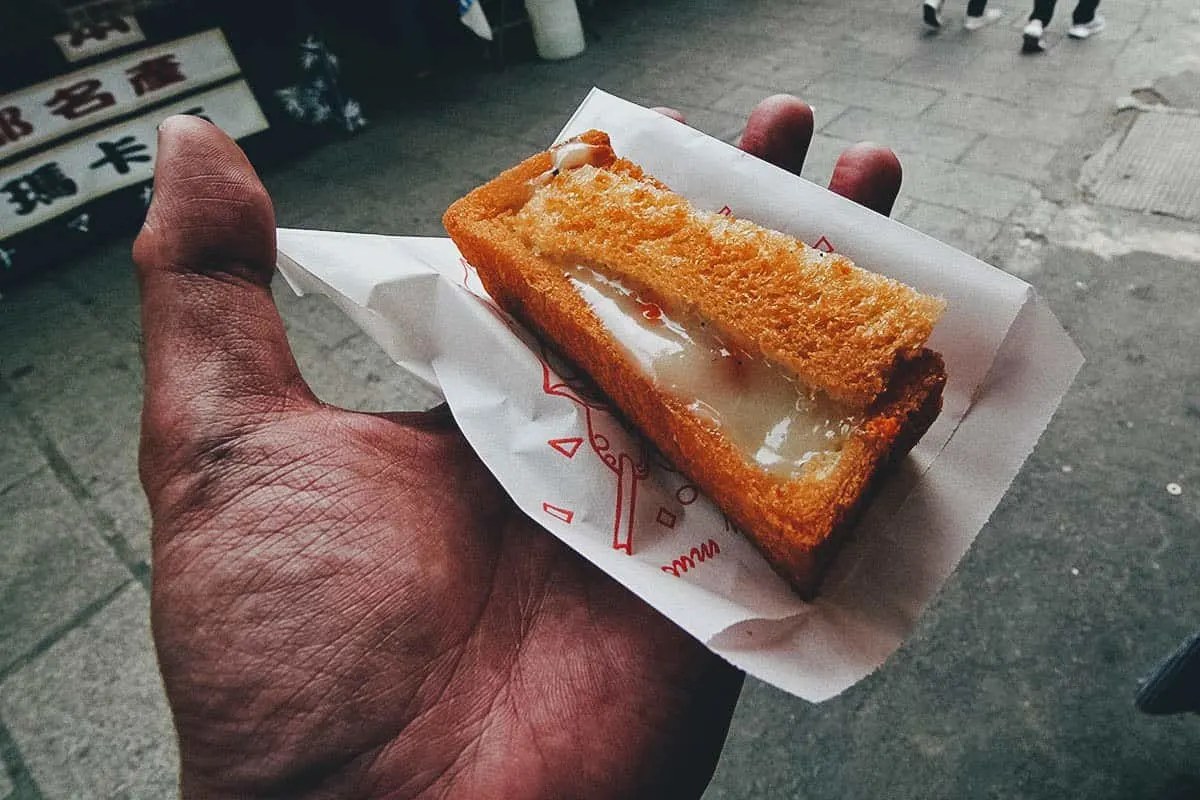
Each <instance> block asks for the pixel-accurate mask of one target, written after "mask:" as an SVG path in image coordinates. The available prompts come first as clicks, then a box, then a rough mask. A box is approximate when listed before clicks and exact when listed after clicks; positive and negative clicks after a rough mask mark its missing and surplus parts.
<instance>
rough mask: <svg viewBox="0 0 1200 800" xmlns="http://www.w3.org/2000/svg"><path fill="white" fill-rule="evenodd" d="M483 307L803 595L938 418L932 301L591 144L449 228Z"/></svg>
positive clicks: (504, 179)
mask: <svg viewBox="0 0 1200 800" xmlns="http://www.w3.org/2000/svg"><path fill="white" fill-rule="evenodd" d="M443 222H444V224H445V226H446V229H447V231H448V232H449V233H450V236H451V237H452V238H453V240H454V242H455V244H456V245H457V246H458V248H459V249H460V250H461V251H462V253H463V255H464V256H465V257H466V259H467V260H468V261H469V262H470V263H471V264H472V265H473V266H474V267H475V268H476V270H477V271H478V273H479V276H480V279H481V280H482V282H483V285H484V287H485V288H486V289H487V291H488V293H489V294H490V295H491V296H492V298H493V299H494V300H495V301H496V302H497V303H499V304H500V305H501V306H502V307H503V308H505V309H506V310H507V311H509V312H510V313H511V314H513V315H514V316H516V317H517V318H518V319H520V320H522V321H523V322H524V323H526V324H527V325H529V326H530V327H532V328H533V329H534V330H536V331H537V332H538V333H539V334H540V335H542V336H544V337H545V338H547V339H548V340H550V341H551V342H553V343H554V344H555V345H556V346H557V348H558V349H559V350H560V351H561V352H562V354H563V355H565V356H566V357H568V358H569V359H571V360H572V361H573V362H575V363H576V364H577V365H578V366H580V367H581V368H582V369H583V370H584V371H585V372H586V373H587V374H588V375H589V376H590V377H591V378H592V380H594V381H595V383H596V384H597V385H598V386H599V388H600V389H601V390H602V391H603V392H604V393H605V394H606V395H607V396H608V397H609V399H610V400H611V401H612V402H613V404H614V405H615V406H616V408H617V409H618V410H619V411H620V412H621V413H622V414H623V415H624V416H625V417H626V418H627V419H628V420H630V421H631V422H632V423H633V424H634V425H636V426H637V428H638V429H639V430H640V431H641V432H642V433H643V434H644V435H645V436H646V437H647V438H649V439H650V440H651V441H652V442H653V443H654V444H655V446H657V447H658V448H659V449H660V450H661V451H662V452H663V453H664V454H665V455H666V456H667V457H668V458H669V459H671V460H672V461H673V462H674V464H675V465H676V466H677V467H678V468H679V469H680V470H681V471H682V472H683V473H684V474H685V475H687V476H689V477H690V478H691V479H692V480H693V481H694V482H695V483H696V484H697V485H698V486H700V487H701V488H702V489H703V490H704V491H705V492H706V493H707V494H708V495H709V496H710V497H711V498H712V499H713V500H714V501H715V502H716V504H717V505H718V506H719V507H720V508H721V510H722V511H723V512H724V513H725V514H726V515H727V516H728V517H729V518H730V519H731V520H732V521H733V522H734V523H735V524H736V525H737V526H738V527H739V528H740V529H741V530H742V531H743V532H744V533H745V534H746V536H747V537H748V538H749V539H750V540H751V541H752V542H753V543H754V544H755V545H757V547H758V548H759V549H760V550H761V551H762V553H763V554H764V555H765V556H766V558H767V560H768V561H769V562H770V563H771V565H772V566H773V567H774V568H775V570H776V571H778V572H779V573H780V574H782V575H783V576H784V577H785V578H786V579H787V580H788V581H789V582H790V583H791V584H792V586H794V587H795V589H796V591H797V592H799V593H800V594H801V595H802V596H804V597H812V596H813V595H814V594H815V593H816V592H817V589H818V587H819V583H820V580H821V577H822V573H823V572H824V570H825V568H826V567H827V565H828V563H829V561H830V558H831V556H832V555H833V553H834V552H835V550H836V549H837V547H838V545H839V544H840V543H841V542H842V541H843V540H844V539H845V538H846V536H847V534H848V533H849V531H850V529H851V528H852V526H853V523H854V520H855V518H856V516H857V515H858V514H859V512H861V511H862V510H863V508H864V506H865V504H866V503H867V501H868V499H869V498H870V496H871V494H872V489H873V488H874V487H876V486H877V485H878V483H879V481H880V478H881V476H882V475H883V474H885V472H886V471H887V469H888V467H889V465H891V464H893V463H894V462H895V461H896V460H897V459H899V458H901V457H903V456H904V454H906V453H907V452H908V451H909V450H910V449H911V448H912V447H913V445H915V444H916V442H917V441H918V440H919V439H920V437H921V436H922V435H923V434H924V432H925V431H926V430H927V429H928V427H929V426H930V425H931V424H932V423H933V421H934V419H935V418H936V417H937V414H938V412H939V411H940V409H941V396H942V388H943V386H944V385H945V381H946V375H945V369H944V366H943V363H942V359H941V357H940V356H939V355H938V354H936V353H934V352H932V351H931V350H929V349H927V348H926V347H925V342H926V340H927V338H928V337H929V335H930V332H931V330H932V328H933V325H934V323H935V322H936V320H937V318H938V316H939V315H940V314H941V311H942V308H943V305H944V303H943V301H942V300H940V299H938V298H934V297H929V296H927V295H923V294H921V293H919V292H917V291H915V290H913V289H911V288H909V287H907V286H905V285H903V284H901V283H898V282H897V281H894V280H891V279H889V278H885V277H883V276H880V275H876V274H874V273H871V272H868V271H866V270H863V269H860V268H858V267H856V266H854V264H852V263H851V262H850V261H849V259H847V258H845V257H843V256H840V255H836V254H831V253H825V252H822V251H820V250H816V249H814V248H812V247H809V246H807V245H805V244H804V243H802V242H799V241H797V240H796V239H794V238H792V237H790V236H787V235H785V234H782V233H778V232H776V231H771V230H768V229H765V228H762V227H759V226H757V225H755V224H753V223H751V222H748V221H745V220H739V219H733V218H730V217H728V216H723V215H720V214H714V213H708V212H704V211H700V210H697V209H696V208H694V207H692V206H691V205H690V204H689V203H688V201H687V200H685V199H684V198H683V197H681V196H679V195H677V194H675V193H673V192H671V191H670V190H669V189H668V188H667V187H666V186H664V185H663V184H661V183H660V182H659V181H657V180H656V179H654V178H653V177H651V176H649V175H647V174H646V173H645V172H643V170H642V169H641V168H640V167H638V166H637V165H636V164H634V163H632V162H630V161H628V160H625V159H622V158H619V157H617V155H616V154H615V153H614V152H613V150H612V147H611V145H610V142H609V139H608V136H607V135H606V134H604V133H602V132H599V131H589V132H588V133H586V134H584V135H582V136H580V137H578V138H577V139H574V140H572V141H571V142H568V143H565V144H563V145H560V146H558V147H556V148H553V149H552V150H549V151H546V152H543V153H539V154H537V155H535V156H532V157H531V158H529V159H527V160H525V161H524V162H522V163H521V164H519V165H517V166H516V167H514V168H512V169H510V170H508V171H506V172H504V173H503V174H501V175H500V176H499V177H497V178H495V179H494V180H492V181H490V182H489V183H487V184H485V185H483V186H481V187H479V188H478V189H475V190H474V191H472V192H471V193H470V194H468V195H467V196H466V197H464V198H462V199H460V200H458V201H457V202H455V203H454V204H453V205H452V206H450V208H449V210H448V211H447V212H446V215H445V217H444V220H443Z"/></svg>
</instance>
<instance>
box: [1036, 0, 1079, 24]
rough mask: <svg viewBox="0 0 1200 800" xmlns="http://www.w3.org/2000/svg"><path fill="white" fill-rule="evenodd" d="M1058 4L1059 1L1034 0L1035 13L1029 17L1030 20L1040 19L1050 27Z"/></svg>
mask: <svg viewBox="0 0 1200 800" xmlns="http://www.w3.org/2000/svg"><path fill="white" fill-rule="evenodd" d="M1056 2H1057V0H1033V13H1032V14H1030V15H1029V18H1030V19H1040V20H1041V21H1042V24H1043V25H1049V24H1050V18H1051V17H1053V16H1054V5H1055V3H1056ZM1080 2H1083V0H1080Z"/></svg>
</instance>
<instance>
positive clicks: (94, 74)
mask: <svg viewBox="0 0 1200 800" xmlns="http://www.w3.org/2000/svg"><path fill="white" fill-rule="evenodd" d="M101 27H103V26H101ZM99 32H100V31H97V32H94V34H95V35H99ZM102 32H103V33H104V34H105V36H106V37H108V36H114V35H118V34H121V33H122V32H121V31H120V30H116V29H113V30H108V29H107V28H104V30H103V31H102ZM83 33H86V31H84V32H83ZM80 35H82V33H81V34H80ZM239 72H240V69H239V67H238V63H237V59H236V58H235V57H234V55H233V52H232V51H231V50H230V49H229V44H228V43H227V42H226V41H225V36H224V35H223V34H222V33H221V31H219V30H215V29H214V30H210V31H205V32H204V33H198V34H196V35H194V36H189V37H186V38H184V39H177V40H175V41H173V42H167V43H166V44H161V45H156V46H154V47H147V48H144V49H142V50H137V51H135V52H132V53H127V54H125V55H122V56H118V57H116V58H113V59H110V60H109V61H105V62H103V63H100V64H96V65H95V66H92V67H88V68H86V69H82V70H78V71H76V72H73V73H71V74H69V75H63V76H62V77H59V78H55V79H53V80H50V81H46V82H45V83H41V84H38V85H37V86H31V87H29V88H27V89H21V90H19V91H17V92H13V93H11V94H8V95H4V96H0V159H6V158H9V157H11V156H14V155H17V154H19V153H22V152H24V151H26V150H31V149H33V148H34V147H37V146H39V145H42V144H45V143H47V142H49V141H51V140H53V139H58V138H60V137H62V136H65V135H68V134H70V133H72V132H73V131H75V130H79V129H82V128H85V127H90V126H92V125H94V124H96V123H98V122H103V121H105V120H109V119H113V118H116V117H119V116H124V115H126V114H129V113H130V112H134V111H137V110H138V109H140V108H145V107H149V106H150V105H152V104H157V103H161V102H162V101H164V100H168V99H170V98H171V97H174V96H176V95H179V94H181V93H183V92H188V91H193V90H196V89H199V88H202V87H204V86H207V85H209V84H212V83H215V82H217V81H220V80H224V79H226V78H231V77H233V76H235V75H237V74H238V73H239Z"/></svg>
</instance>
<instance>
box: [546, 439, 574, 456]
mask: <svg viewBox="0 0 1200 800" xmlns="http://www.w3.org/2000/svg"><path fill="white" fill-rule="evenodd" d="M546 444H548V445H550V446H551V447H553V448H554V449H555V450H557V451H558V452H560V453H562V454H563V455H564V456H566V457H567V458H574V457H575V453H576V452H577V451H578V450H579V446H580V445H581V444H583V437H582V436H568V437H567V438H565V439H550V440H548V441H547V442H546Z"/></svg>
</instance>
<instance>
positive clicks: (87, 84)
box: [46, 78, 117, 119]
mask: <svg viewBox="0 0 1200 800" xmlns="http://www.w3.org/2000/svg"><path fill="white" fill-rule="evenodd" d="M116 104H117V98H115V97H113V96H112V93H111V92H102V91H100V81H98V80H96V79H95V78H90V79H88V80H83V81H80V82H79V83H73V84H71V85H70V86H64V87H63V88H61V89H59V90H58V91H56V92H55V93H54V96H53V97H51V98H50V99H49V100H47V101H46V106H47V107H48V108H50V113H51V114H58V115H59V116H61V117H65V118H66V119H77V118H79V117H82V116H84V115H85V114H91V113H92V112H93V111H99V110H100V109H102V108H108V107H109V106H114V105H116ZM55 106H58V108H55Z"/></svg>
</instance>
